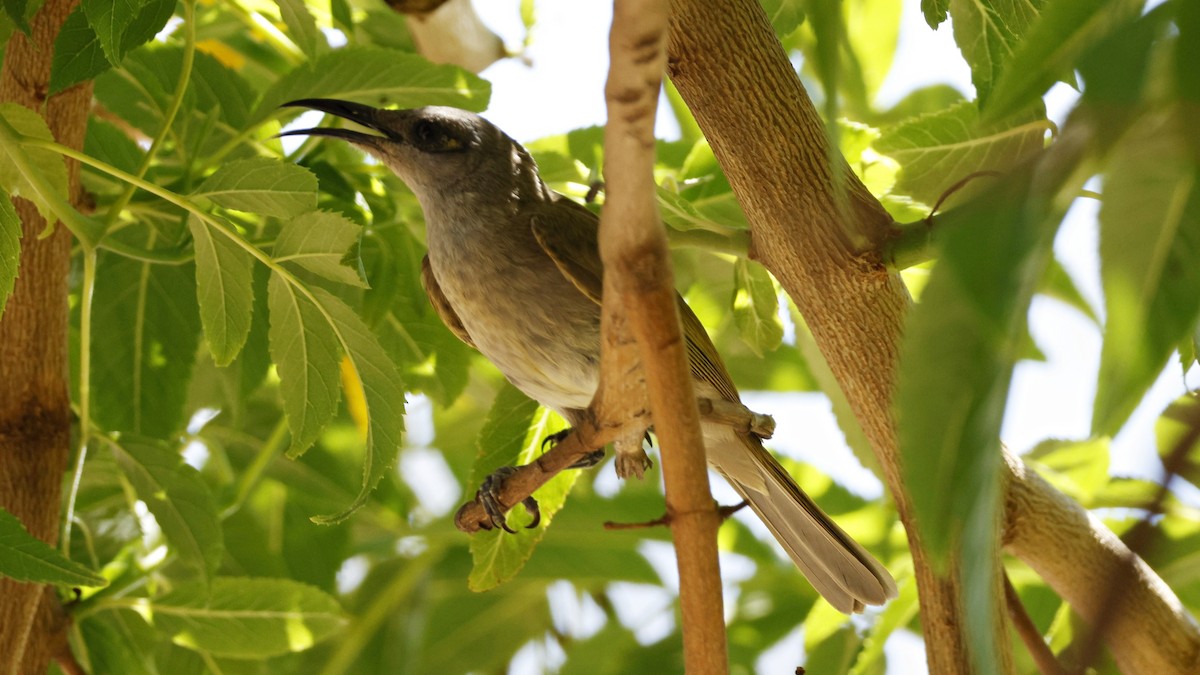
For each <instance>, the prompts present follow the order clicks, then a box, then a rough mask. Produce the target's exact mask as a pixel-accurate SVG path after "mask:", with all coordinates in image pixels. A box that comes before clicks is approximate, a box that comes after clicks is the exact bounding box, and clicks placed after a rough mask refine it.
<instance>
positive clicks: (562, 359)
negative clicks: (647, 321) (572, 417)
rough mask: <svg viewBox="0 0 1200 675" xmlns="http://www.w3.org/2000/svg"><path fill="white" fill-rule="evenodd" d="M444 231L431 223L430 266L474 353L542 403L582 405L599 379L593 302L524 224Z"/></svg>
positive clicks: (561, 407)
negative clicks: (482, 356) (509, 228)
mask: <svg viewBox="0 0 1200 675" xmlns="http://www.w3.org/2000/svg"><path fill="white" fill-rule="evenodd" d="M445 235H446V233H445V232H438V231H437V230H436V229H435V228H434V227H433V224H431V227H430V228H429V236H428V242H429V262H430V266H431V267H432V268H433V274H434V277H435V278H436V279H437V282H438V285H439V286H440V287H441V290H442V294H443V295H444V296H445V297H446V299H447V301H449V303H450V305H451V307H453V308H454V311H455V313H456V314H457V315H458V317H459V320H460V321H462V324H463V327H464V328H466V330H467V332H468V333H469V334H470V335H471V338H472V340H474V342H475V345H476V346H477V347H478V348H479V351H480V352H482V353H483V355H484V356H485V357H487V358H488V360H490V361H491V362H492V363H493V364H495V365H496V367H497V368H499V369H500V371H501V372H502V373H503V374H504V375H505V377H507V378H508V380H509V381H510V382H512V383H513V384H514V385H515V386H516V387H517V388H518V389H521V390H522V391H523V392H525V393H526V394H527V395H528V396H530V397H531V398H533V399H535V400H537V401H539V402H540V403H542V404H543V405H546V406H549V407H552V408H555V409H558V410H565V409H570V408H585V407H587V405H588V403H589V402H590V401H591V398H592V394H593V393H594V392H595V390H596V385H597V382H598V380H599V352H600V308H599V306H597V305H596V304H595V303H593V302H592V301H591V300H589V299H588V298H587V297H585V296H584V295H583V294H582V293H580V292H579V290H578V289H577V288H575V286H574V284H572V283H571V282H570V281H569V280H568V279H567V278H566V277H564V276H563V275H562V273H561V272H559V270H558V268H557V266H555V264H554V262H553V261H552V260H551V259H550V258H549V257H548V256H547V255H546V254H545V252H544V251H543V250H542V248H541V247H540V246H539V245H538V243H537V241H536V240H535V239H534V238H533V234H532V231H530V230H529V229H528V228H519V227H518V228H512V229H511V230H508V231H505V228H502V227H496V228H489V229H488V230H486V231H484V232H479V231H474V232H461V231H460V232H457V233H451V236H445ZM455 235H457V236H455Z"/></svg>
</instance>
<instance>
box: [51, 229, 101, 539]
mask: <svg viewBox="0 0 1200 675" xmlns="http://www.w3.org/2000/svg"><path fill="white" fill-rule="evenodd" d="M95 290H96V249H95V247H93V246H87V245H85V246H84V247H83V282H82V284H81V285H80V291H79V449H78V451H76V453H75V467H74V468H73V469H72V470H71V490H70V493H69V494H68V495H67V504H66V508H64V509H63V527H62V541H61V543H60V545H61V547H62V552H63V555H65V556H66V557H68V558H70V557H71V523H72V521H74V520H75V500H76V499H77V498H78V497H79V484H80V482H82V480H83V464H84V462H85V461H86V460H87V451H88V438H89V437H90V434H91V428H92V293H93V292H94V291H95Z"/></svg>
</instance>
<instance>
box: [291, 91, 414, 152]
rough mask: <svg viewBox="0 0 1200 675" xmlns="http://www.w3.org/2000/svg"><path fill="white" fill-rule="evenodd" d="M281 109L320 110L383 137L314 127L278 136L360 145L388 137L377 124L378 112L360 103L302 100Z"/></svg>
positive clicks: (294, 130) (315, 99) (339, 129)
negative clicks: (302, 137) (324, 137)
mask: <svg viewBox="0 0 1200 675" xmlns="http://www.w3.org/2000/svg"><path fill="white" fill-rule="evenodd" d="M280 107H283V108H309V109H311V110H320V111H321V112H323V113H327V114H330V115H334V116H336V117H340V118H342V119H344V120H349V121H351V122H354V123H355V124H359V125H362V126H364V127H366V128H368V129H371V130H374V131H379V132H382V133H383V134H384V136H379V135H374V134H364V133H362V132H361V131H353V130H351V129H342V128H338V127H315V128H312V129H291V130H289V131H285V132H283V133H281V134H279V136H281V137H282V136H328V137H330V138H340V139H342V140H346V141H350V142H351V143H358V144H362V145H372V146H373V145H375V144H376V143H378V142H379V140H380V139H381V138H384V137H390V134H388V133H387V131H386V130H385V129H382V128H381V127H380V124H379V112H380V111H379V110H378V109H377V108H372V107H371V106H369V105H363V104H361V103H352V102H350V101H339V100H337V99H332V98H304V99H300V100H298V101H288V102H287V103H284V104H283V105H282V106H280Z"/></svg>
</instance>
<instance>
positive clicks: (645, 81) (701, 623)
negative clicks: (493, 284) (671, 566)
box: [600, 0, 728, 673]
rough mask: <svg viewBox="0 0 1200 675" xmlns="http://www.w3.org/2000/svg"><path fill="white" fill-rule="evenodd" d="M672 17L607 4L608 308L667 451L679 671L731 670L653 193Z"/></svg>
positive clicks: (603, 231) (695, 430)
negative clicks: (620, 327) (621, 323)
mask: <svg viewBox="0 0 1200 675" xmlns="http://www.w3.org/2000/svg"><path fill="white" fill-rule="evenodd" d="M668 14H669V3H668V1H667V0H616V1H615V2H614V3H613V26H612V33H611V36H610V38H609V54H610V59H611V61H610V66H609V73H608V83H607V86H606V87H605V100H606V101H607V103H608V123H607V125H606V126H605V133H604V152H605V156H604V164H605V166H604V175H605V179H606V191H607V198H606V201H605V208H604V212H603V215H602V217H601V224H600V255H601V258H602V259H603V260H604V267H605V270H606V273H605V275H604V283H605V295H604V298H605V301H604V304H605V305H611V304H613V303H614V302H615V303H617V304H618V306H620V307H623V308H624V309H625V311H626V313H627V314H626V316H627V318H628V321H629V326H630V328H631V329H632V331H631V332H632V333H633V335H634V337H635V338H636V340H637V345H638V353H639V354H640V355H641V360H642V365H643V370H644V373H645V378H646V389H647V392H648V393H649V398H650V407H651V410H652V411H653V413H654V420H655V433H656V434H657V435H658V438H659V442H660V444H661V446H662V451H661V452H662V467H663V478H664V480H665V482H666V493H667V514H668V516H670V522H671V534H672V535H673V538H674V541H675V557H676V561H677V564H678V567H679V596H680V606H681V610H682V616H683V645H684V663H685V666H686V670H687V672H689V673H724V672H727V669H728V665H727V656H726V651H725V620H724V612H723V610H722V599H721V572H720V567H719V565H718V562H717V527H718V526H719V525H720V517H719V516H718V514H717V509H716V503H715V502H714V501H713V498H712V494H711V492H710V491H709V486H708V472H707V462H706V460H705V456H704V439H703V436H702V435H701V433H700V417H699V411H698V410H697V408H696V397H695V393H694V391H693V389H694V387H693V384H692V375H691V370H690V368H689V367H688V355H687V348H686V343H685V342H684V339H683V331H682V328H681V326H680V322H679V310H678V305H677V301H676V294H675V285H674V279H673V274H672V272H671V258H670V252H669V250H668V247H667V234H666V230H665V229H664V227H663V224H662V221H661V220H660V219H659V215H658V205H657V201H656V199H655V184H654V161H655V156H654V113H655V108H656V106H657V103H658V95H659V89H660V85H661V83H662V74H663V71H664V70H665V66H666V47H665V41H666V31H667V16H668ZM613 291H616V292H615V293H614V292H613Z"/></svg>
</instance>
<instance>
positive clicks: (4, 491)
mask: <svg viewBox="0 0 1200 675" xmlns="http://www.w3.org/2000/svg"><path fill="white" fill-rule="evenodd" d="M75 4H76V3H75V2H74V1H73V0H47V1H46V3H45V4H44V5H43V6H42V7H41V9H39V10H38V13H37V14H36V15H35V16H34V18H33V21H32V22H31V28H32V30H31V32H30V35H29V36H26V35H23V34H21V33H19V32H14V33H13V35H12V37H11V39H10V40H9V43H8V46H7V49H6V52H5V54H4V67H3V71H2V72H0V101H3V102H15V103H19V104H21V105H24V106H25V107H27V108H30V109H32V110H35V111H37V112H38V113H40V114H42V115H43V116H45V118H46V122H47V123H48V124H49V126H50V131H51V132H52V133H53V134H54V136H55V138H57V139H58V140H59V142H61V143H63V144H64V145H69V146H71V147H73V148H80V147H82V146H83V136H84V131H85V129H86V122H87V112H88V103H89V101H90V100H91V94H92V89H91V85H90V84H84V85H78V86H75V87H72V88H71V89H69V90H67V91H65V92H63V93H62V94H59V95H57V96H54V97H53V98H49V99H48V98H47V91H48V90H49V82H50V63H51V59H52V57H53V55H54V41H55V39H56V38H57V36H58V31H59V28H60V27H61V26H62V24H63V21H65V20H66V18H67V14H69V13H70V11H71V9H72V8H73V7H74V5H75ZM67 168H68V175H69V179H70V183H69V185H70V191H71V197H72V201H73V202H74V203H76V204H78V203H79V197H80V195H81V192H80V186H79V165H78V163H76V162H68V163H67ZM16 207H17V213H18V215H20V217H21V227H22V233H23V234H22V238H21V260H20V263H19V270H20V275H19V276H18V277H17V282H16V286H15V288H14V289H13V294H12V297H11V298H10V299H9V301H8V306H7V307H6V309H5V311H4V316H3V317H2V318H0V382H3V383H4V386H2V387H0V505H3V506H4V508H5V509H8V511H10V512H11V513H13V514H14V515H16V516H17V517H18V518H20V519H21V522H23V523H24V524H25V526H26V527H27V528H28V529H29V531H30V532H31V533H32V534H33V535H34V536H36V537H38V538H39V539H42V540H43V541H46V542H49V543H51V544H52V543H53V542H55V541H56V540H57V537H58V525H59V522H58V521H59V519H58V512H59V501H60V491H61V485H62V474H63V471H64V470H65V469H66V466H67V455H68V448H69V444H70V429H71V427H70V425H71V414H70V413H71V408H70V397H69V395H68V393H67V386H68V379H67V272H68V269H69V266H70V255H71V235H70V233H69V232H68V231H67V229H66V228H65V227H61V226H60V227H58V229H57V230H56V231H55V232H54V234H52V235H51V236H49V237H47V238H45V239H39V238H38V235H39V234H40V233H41V232H42V230H44V229H45V227H46V222H45V221H44V220H43V219H42V218H41V216H40V215H38V212H37V209H35V208H34V207H33V204H31V203H30V202H28V201H25V200H23V199H19V200H16ZM52 598H53V595H52V594H51V593H44V592H43V587H42V586H40V585H37V584H21V583H16V582H14V581H12V580H11V579H7V578H5V579H0V672H4V673H9V672H39V673H40V672H45V671H46V668H47V664H48V662H49V659H50V658H51V656H52V652H53V651H54V650H55V649H56V647H55V645H53V644H52V641H53V638H54V632H53V631H52V626H51V624H52V622H51V621H49V620H38V621H35V617H38V616H41V617H49V616H51V612H50V611H49V610H50V609H51V608H50V607H49V604H48V603H49V600H50V599H52Z"/></svg>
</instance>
